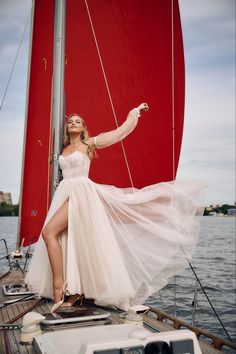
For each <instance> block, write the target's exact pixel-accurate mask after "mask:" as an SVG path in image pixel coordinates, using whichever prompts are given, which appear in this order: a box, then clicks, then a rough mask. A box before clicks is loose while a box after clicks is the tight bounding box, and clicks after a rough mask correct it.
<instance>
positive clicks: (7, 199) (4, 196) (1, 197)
mask: <svg viewBox="0 0 236 354" xmlns="http://www.w3.org/2000/svg"><path fill="white" fill-rule="evenodd" d="M1 203H6V204H8V205H12V199H11V193H4V192H2V191H0V204H1Z"/></svg>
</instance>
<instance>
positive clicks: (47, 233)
mask: <svg viewBox="0 0 236 354" xmlns="http://www.w3.org/2000/svg"><path fill="white" fill-rule="evenodd" d="M42 237H43V239H44V241H45V243H48V241H49V240H50V239H51V237H52V233H51V230H50V227H49V226H47V225H46V226H45V227H44V228H43V231H42Z"/></svg>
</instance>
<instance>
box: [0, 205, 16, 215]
mask: <svg viewBox="0 0 236 354" xmlns="http://www.w3.org/2000/svg"><path fill="white" fill-rule="evenodd" d="M18 215H19V204H12V205H10V204H7V203H5V202H3V203H0V216H18Z"/></svg>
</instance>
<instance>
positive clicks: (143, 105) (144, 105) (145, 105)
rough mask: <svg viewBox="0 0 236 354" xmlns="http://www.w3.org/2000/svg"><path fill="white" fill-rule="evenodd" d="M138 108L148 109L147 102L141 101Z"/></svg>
mask: <svg viewBox="0 0 236 354" xmlns="http://www.w3.org/2000/svg"><path fill="white" fill-rule="evenodd" d="M140 109H142V110H144V111H148V110H149V107H148V104H147V103H141V105H140Z"/></svg>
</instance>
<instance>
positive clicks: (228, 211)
mask: <svg viewBox="0 0 236 354" xmlns="http://www.w3.org/2000/svg"><path fill="white" fill-rule="evenodd" d="M227 214H228V215H235V216H236V209H227Z"/></svg>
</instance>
